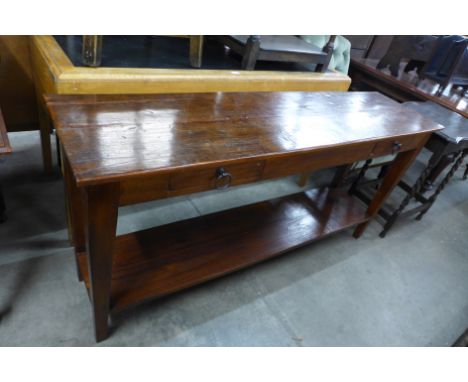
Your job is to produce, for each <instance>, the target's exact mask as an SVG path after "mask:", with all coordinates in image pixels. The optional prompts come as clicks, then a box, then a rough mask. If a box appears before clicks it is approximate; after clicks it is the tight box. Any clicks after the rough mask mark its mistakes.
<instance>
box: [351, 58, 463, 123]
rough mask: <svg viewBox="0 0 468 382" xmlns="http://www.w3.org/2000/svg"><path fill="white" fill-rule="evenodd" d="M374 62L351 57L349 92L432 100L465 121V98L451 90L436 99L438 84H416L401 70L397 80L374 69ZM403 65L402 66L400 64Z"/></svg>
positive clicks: (414, 77) (431, 82)
mask: <svg viewBox="0 0 468 382" xmlns="http://www.w3.org/2000/svg"><path fill="white" fill-rule="evenodd" d="M377 62H378V61H377V60H375V59H357V58H351V64H350V68H349V76H350V77H351V80H352V83H351V89H353V90H377V91H379V92H381V93H383V94H385V95H387V96H389V97H391V98H393V99H395V100H397V101H399V102H408V101H432V102H435V103H437V104H439V105H442V106H444V107H446V108H448V109H450V110H452V111H455V112H457V113H459V114H461V115H462V116H464V117H465V118H468V98H467V97H466V95H463V94H462V93H461V92H460V93H457V92H456V91H455V90H454V89H452V91H451V92H450V94H448V95H442V96H440V97H439V96H437V95H436V92H437V89H438V88H439V85H438V84H437V83H436V82H433V81H430V80H424V81H420V80H419V78H418V76H411V75H410V74H408V73H405V72H404V70H400V71H399V75H398V77H397V78H395V77H393V76H392V75H391V74H390V73H388V72H386V71H385V70H380V69H377V68H376V66H377ZM402 65H404V64H402Z"/></svg>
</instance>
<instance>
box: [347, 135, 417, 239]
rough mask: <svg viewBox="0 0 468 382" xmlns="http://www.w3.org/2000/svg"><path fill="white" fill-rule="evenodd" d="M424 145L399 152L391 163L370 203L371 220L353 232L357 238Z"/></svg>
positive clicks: (369, 213)
mask: <svg viewBox="0 0 468 382" xmlns="http://www.w3.org/2000/svg"><path fill="white" fill-rule="evenodd" d="M424 143H425V142H424ZM423 146H424V144H423V145H421V146H420V147H419V148H417V149H414V150H410V151H405V152H402V153H399V154H398V155H397V157H396V158H395V160H394V161H393V162H392V163H391V164H390V165H389V167H388V171H387V174H386V175H385V177H384V178H383V180H382V184H381V186H380V187H379V189H378V190H377V192H376V193H375V195H374V197H373V199H372V200H371V202H370V204H369V207H368V208H367V215H368V216H369V220H367V221H366V222H364V223H361V224H359V225H358V226H357V227H356V229H355V230H354V234H353V236H354V237H355V238H358V237H360V236H361V235H362V234H363V232H364V231H365V229H366V228H367V226H368V225H369V223H370V220H371V219H372V218H373V217H374V216H375V215H376V214H377V213H378V211H379V209H380V208H381V207H382V205H383V203H384V202H385V200H386V199H387V198H388V196H389V195H390V193H391V192H392V190H393V188H394V187H395V186H396V185H397V184H398V182H399V181H400V179H401V177H402V176H403V174H404V173H405V171H406V170H407V169H408V167H409V166H410V165H411V163H412V162H413V160H414V159H416V157H417V156H418V154H419V152H420V151H421V149H422V148H423Z"/></svg>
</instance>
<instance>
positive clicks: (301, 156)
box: [263, 142, 374, 179]
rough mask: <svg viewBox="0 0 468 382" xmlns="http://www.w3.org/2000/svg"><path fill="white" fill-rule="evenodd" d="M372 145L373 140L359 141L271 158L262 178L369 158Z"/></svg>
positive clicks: (277, 176) (276, 176)
mask: <svg viewBox="0 0 468 382" xmlns="http://www.w3.org/2000/svg"><path fill="white" fill-rule="evenodd" d="M373 147H374V143H373V142H361V143H357V144H353V145H348V146H347V147H346V148H343V147H339V148H326V149H321V150H317V151H316V152H314V153H298V154H295V155H292V156H290V157H282V158H271V159H269V160H268V161H267V164H266V166H265V170H264V172H263V179H272V178H279V177H282V176H288V175H292V174H299V173H301V172H314V171H316V170H321V169H324V168H330V167H335V166H340V165H343V164H349V163H353V162H357V161H359V160H364V159H367V158H369V155H370V153H371V151H372V149H373Z"/></svg>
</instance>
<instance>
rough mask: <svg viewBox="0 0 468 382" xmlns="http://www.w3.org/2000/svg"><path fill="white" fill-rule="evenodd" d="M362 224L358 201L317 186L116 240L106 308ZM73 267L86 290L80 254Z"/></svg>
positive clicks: (170, 290)
mask: <svg viewBox="0 0 468 382" xmlns="http://www.w3.org/2000/svg"><path fill="white" fill-rule="evenodd" d="M366 220H367V216H366V210H365V207H364V206H363V205H362V204H361V203H360V202H359V201H358V200H356V199H354V198H352V197H350V196H348V195H347V194H345V193H343V192H340V191H338V190H331V189H328V188H322V189H316V190H310V191H307V192H303V193H299V194H294V195H290V196H286V197H282V198H278V199H273V200H269V201H265V202H260V203H256V204H251V205H248V206H243V207H239V208H235V209H232V210H228V211H222V212H218V213H214V214H211V215H207V216H201V217H197V218H193V219H189V220H184V221H180V222H176V223H172V224H168V225H165V226H162V227H156V228H152V229H148V230H144V231H139V232H135V233H131V234H127V235H122V236H118V237H117V238H116V241H115V250H114V258H113V274H112V292H111V309H112V310H113V311H118V310H121V309H124V308H125V307H128V306H131V305H135V304H138V303H141V302H143V301H145V300H147V299H150V298H154V297H161V296H164V295H167V294H170V293H173V292H176V291H178V290H181V289H184V288H187V287H190V286H193V285H195V284H199V283H202V282H204V281H207V280H210V279H213V278H216V277H219V276H222V275H224V274H227V273H230V272H233V271H236V270H238V269H241V268H245V267H247V266H249V265H252V264H255V263H258V262H260V261H263V260H266V259H268V258H271V257H273V256H277V255H280V254H282V253H284V252H286V251H288V250H291V249H293V248H297V247H299V246H302V245H305V244H307V243H310V242H312V241H314V240H317V239H319V238H322V237H324V236H326V235H329V234H331V233H334V232H337V231H339V230H342V229H345V228H348V227H351V226H353V225H356V224H359V223H362V222H364V221H366ZM79 266H80V270H81V273H82V275H83V277H84V280H85V283H86V286H87V287H88V288H89V276H88V269H87V261H86V254H85V253H80V254H79Z"/></svg>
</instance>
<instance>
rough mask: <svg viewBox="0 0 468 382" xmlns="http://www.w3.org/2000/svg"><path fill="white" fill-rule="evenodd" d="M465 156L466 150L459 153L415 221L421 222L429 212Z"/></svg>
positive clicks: (467, 151) (467, 153)
mask: <svg viewBox="0 0 468 382" xmlns="http://www.w3.org/2000/svg"><path fill="white" fill-rule="evenodd" d="M467 155H468V149H466V150H463V151H462V152H461V153H459V156H458V158H457V160H456V161H455V163H454V164H453V166H452V168H451V169H450V171H449V172H448V173H447V175H445V177H444V179H443V180H442V181H441V182H440V184H439V186H438V187H437V189H436V191H435V192H434V193H433V194H432V195H431V197H430V198H429V200H428V202H427V207H426V208H425V209H424V210H422V211H421V212H420V213H419V215H418V216H416V220H421V219H422V217H423V216H424V215H425V213H426V212H427V211H428V210H429V208H431V206H432V205H433V204H434V202H435V201H436V199H437V197H438V196H439V194H440V193H441V192H442V191H443V190H444V188H445V186H446V185H447V184H448V183H449V181H450V179H451V178H452V176H453V175H454V174H455V172H457V170H458V167H460V165H461V164H462V163H463V160H464V159H465V157H466V156H467Z"/></svg>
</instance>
